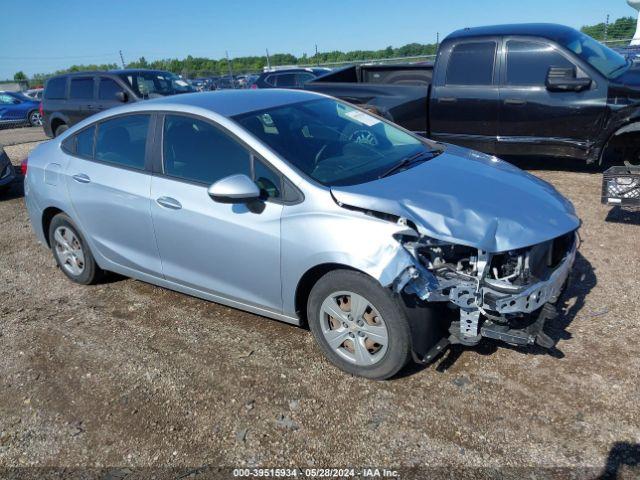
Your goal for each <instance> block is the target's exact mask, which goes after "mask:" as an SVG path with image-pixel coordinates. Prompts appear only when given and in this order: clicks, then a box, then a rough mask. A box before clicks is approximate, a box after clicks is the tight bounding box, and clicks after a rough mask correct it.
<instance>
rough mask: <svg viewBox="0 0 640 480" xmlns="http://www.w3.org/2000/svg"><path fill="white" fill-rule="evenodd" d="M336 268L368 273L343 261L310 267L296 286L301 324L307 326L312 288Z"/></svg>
mask: <svg viewBox="0 0 640 480" xmlns="http://www.w3.org/2000/svg"><path fill="white" fill-rule="evenodd" d="M334 270H351V271H354V272H360V273H364V274H365V275H368V274H367V273H366V272H363V271H362V270H359V269H357V268H354V267H352V266H349V265H346V264H343V263H322V264H319V265H315V266H314V267H311V268H310V269H308V270H307V271H306V272H305V273H304V274H303V275H302V277H300V280H299V281H298V285H297V286H296V293H295V301H294V302H295V310H296V313H297V314H298V318H300V326H302V327H305V328H306V327H307V325H308V323H307V302H308V300H309V294H310V293H311V289H312V288H313V286H314V285H315V284H316V283H317V282H318V280H320V279H321V278H322V277H323V276H325V275H326V274H327V273H329V272H332V271H334Z"/></svg>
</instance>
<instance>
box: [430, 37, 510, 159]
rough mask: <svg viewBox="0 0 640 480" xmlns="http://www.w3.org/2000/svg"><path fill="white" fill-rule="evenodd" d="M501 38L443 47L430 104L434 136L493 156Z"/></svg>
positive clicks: (495, 135)
mask: <svg viewBox="0 0 640 480" xmlns="http://www.w3.org/2000/svg"><path fill="white" fill-rule="evenodd" d="M499 45H500V39H499V38H482V39H476V40H464V41H460V42H458V43H452V44H449V45H444V46H443V48H442V49H441V50H440V53H439V57H438V63H437V65H438V67H436V72H435V76H434V83H433V87H432V94H431V102H430V112H429V118H430V127H431V136H432V137H433V138H435V139H438V140H442V141H445V142H451V143H454V144H458V145H463V146H466V147H470V148H474V149H477V150H480V151H484V152H487V153H493V152H494V150H495V143H496V139H497V135H498V110H499V88H498V73H499V56H498V50H499Z"/></svg>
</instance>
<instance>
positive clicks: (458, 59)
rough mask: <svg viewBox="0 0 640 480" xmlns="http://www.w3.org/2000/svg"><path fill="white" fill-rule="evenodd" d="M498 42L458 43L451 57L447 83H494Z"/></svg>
mask: <svg viewBox="0 0 640 480" xmlns="http://www.w3.org/2000/svg"><path fill="white" fill-rule="evenodd" d="M496 46H497V44H496V42H471V43H461V44H459V45H456V46H455V47H454V49H453V52H451V56H450V57H449V65H448V67H447V80H446V84H447V85H492V84H493V69H494V64H495V58H496Z"/></svg>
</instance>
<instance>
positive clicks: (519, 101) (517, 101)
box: [504, 98, 527, 106]
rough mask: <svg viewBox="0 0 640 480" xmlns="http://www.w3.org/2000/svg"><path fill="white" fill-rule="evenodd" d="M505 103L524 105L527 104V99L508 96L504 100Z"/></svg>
mask: <svg viewBox="0 0 640 480" xmlns="http://www.w3.org/2000/svg"><path fill="white" fill-rule="evenodd" d="M504 104H505V105H514V106H522V105H526V104H527V101H526V100H522V99H520V98H507V99H506V100H505V101H504Z"/></svg>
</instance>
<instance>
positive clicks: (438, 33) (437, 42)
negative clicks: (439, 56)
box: [436, 32, 440, 50]
mask: <svg viewBox="0 0 640 480" xmlns="http://www.w3.org/2000/svg"><path fill="white" fill-rule="evenodd" d="M439 45H440V32H436V50H438V46H439Z"/></svg>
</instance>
